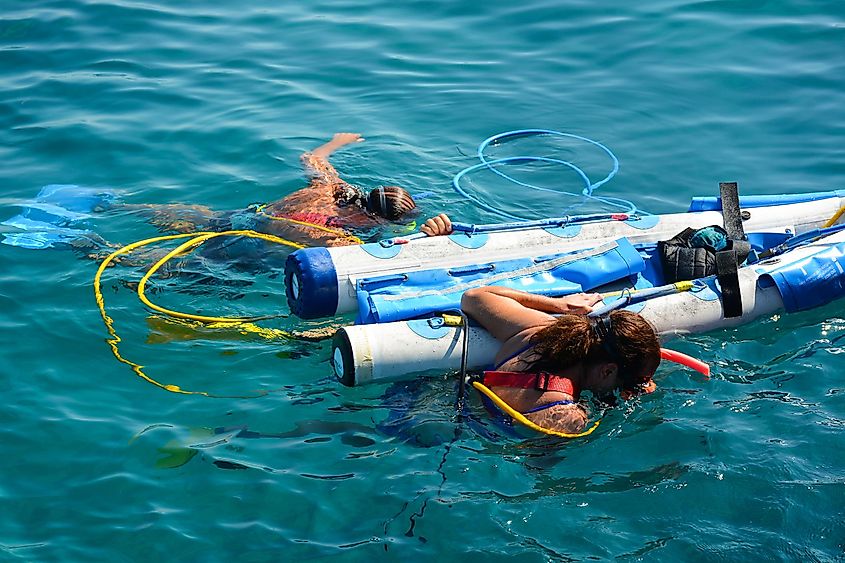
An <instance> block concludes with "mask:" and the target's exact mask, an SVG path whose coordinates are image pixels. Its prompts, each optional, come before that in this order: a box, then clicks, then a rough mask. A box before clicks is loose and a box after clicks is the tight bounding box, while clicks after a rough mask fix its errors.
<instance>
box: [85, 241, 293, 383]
mask: <svg viewBox="0 0 845 563" xmlns="http://www.w3.org/2000/svg"><path fill="white" fill-rule="evenodd" d="M246 233H249V234H246ZM232 234H238V235H244V236H253V235H258V236H257V237H256V238H262V239H265V240H270V241H272V242H278V243H279V244H286V245H289V246H294V247H296V248H302V245H298V244H296V243H292V242H290V241H286V240H284V239H281V238H279V237H274V236H272V235H264V234H261V233H253V232H252V231H227V232H224V233H207V232H202V233H184V234H177V235H164V236H160V237H154V238H149V239H145V240H140V241H137V242H133V243H132V244H128V245H126V246H124V247H121V248H119V249H117V250H115V251H114V252H112V253H111V254H109V255H108V256H107V257H106V258H105V259H104V260H103V261H102V262H101V263H100V266H99V267H98V268H97V273H96V274H94V299H95V300H96V302H97V308H98V309H99V311H100V317H101V318H102V319H103V323H104V324H105V325H106V330H107V331H108V333H109V335H110V336H111V338H109V339H107V340H106V342H107V343H108V345H109V347H110V348H111V351H112V354H113V355H114V357H115V358H117V360H118V361H119V362H121V363H124V364H126V365H128V366H129V367H130V368H132V371H134V372H135V374H136V375H138V377H140V378H141V379H143V380H144V381H146V382H148V383H152V384H153V385H155V386H156V387H159V388H161V389H164V390H165V391H170V392H171V393H180V394H183V395H202V396H205V397H214V398H226V399H254V398H258V397H263V396H265V395H267V394H268V393H270V391H269V390H258V391H256V392H255V393H254V394H252V395H214V394H211V393H208V392H206V391H190V390H186V389H182V388H181V387H179V386H178V385H171V384H164V383H161V382H159V381H156V380H155V379H153V378H152V377H150V376H148V375H147V374H146V373H144V370H143V367H144V366H142V365H140V364H137V363H135V362H132V361H130V360H127V359H126V358H124V357H123V356H122V355H121V353H120V350H119V348H118V344H119V343H120V342H121V339H120V336H118V334H117V331H115V329H114V320H113V319H112V318H111V317H110V316H109V315H108V313H106V305H105V299H104V298H103V291H102V276H103V272H104V271H105V270H106V268H108V266H109V264H111V263H112V261H114V259H115V258H117V257H119V256H122V255H125V254H129V253H130V252H132V251H133V250H137V249H138V248H142V247H144V246H147V245H150V244H153V243H157V242H164V241H169V240H177V239H183V238H190V239H191V240H189V241H188V242H187V243H184V244H182V245H180V247H179V248H177V249H176V251H175V252H170V253H168V255H167V256H166V257H165V259H162V260H159V262H158V263H157V264H156V266H157V268H160V267H161V266H162V265H163V264H164V263H165V262H167V260H169V259H171V258H172V257H173V256H175V255H177V254H179V252H181V250H180V249H182V248H183V247H184V248H191V247H194V246H197V245H198V244H201V243H202V242H204V241H205V240H208V239H209V238H212V237H213V236H223V235H232ZM196 239H202V240H200V241H199V242H196ZM157 268H156V269H157ZM152 273H155V270H152V271H148V272H147V274H146V275H145V277H146V278H147V279H148V278H149V276H150V275H152ZM144 281H146V280H144ZM139 293H140V295H142V296H143V292H142V291H141V284H139ZM142 301H145V302H146V303H147V306H149V307H152V308H153V309H155V310H158V311H161V312H164V313H165V314H167V315H171V316H174V317H176V318H180V319H189V320H199V319H196V318H195V317H200V315H188V314H185V313H178V312H175V311H169V310H167V309H163V308H162V307H158V306H156V305H154V304H152V303H150V302H149V300H147V299H146V298H145V297H142ZM207 318H216V317H207ZM221 318H223V319H224V321H223V322H225V324H226V326H232V325H233V324H234V323H238V322H241V321H238V320H236V319H231V318H224V317H221ZM215 322H217V321H215ZM242 328H244V330H246V331H247V332H258V333H259V334H262V335H263V336H265V337H266V336H267V335H268V332H267V331H272V335H273V336H274V337H282V338H293V337H294V335H293V334H291V333H289V332H286V331H282V330H275V329H262V328H261V327H255V325H250V324H248V323H246V324H244V325H243V327H242ZM256 329H257V330H256Z"/></svg>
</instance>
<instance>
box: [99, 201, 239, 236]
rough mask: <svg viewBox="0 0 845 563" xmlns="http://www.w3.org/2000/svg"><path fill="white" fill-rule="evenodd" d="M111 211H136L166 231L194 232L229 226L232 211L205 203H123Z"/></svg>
mask: <svg viewBox="0 0 845 563" xmlns="http://www.w3.org/2000/svg"><path fill="white" fill-rule="evenodd" d="M110 211H129V212H136V213H138V214H139V215H141V216H142V217H144V219H146V220H147V221H148V222H149V223H150V224H151V225H153V226H154V227H156V228H158V229H159V230H161V231H166V232H177V233H192V232H196V231H222V230H226V229H228V228H229V220H228V216H229V215H230V213H227V212H220V211H214V210H213V209H211V208H210V207H207V206H205V205H188V204H182V203H167V204H149V203H121V204H117V205H115V206H113V207H112V208H111V209H110Z"/></svg>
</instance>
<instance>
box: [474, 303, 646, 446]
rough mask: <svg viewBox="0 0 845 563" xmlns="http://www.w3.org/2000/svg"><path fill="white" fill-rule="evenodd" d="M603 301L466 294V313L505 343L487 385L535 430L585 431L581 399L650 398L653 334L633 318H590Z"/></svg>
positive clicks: (622, 315) (490, 406)
mask: <svg viewBox="0 0 845 563" xmlns="http://www.w3.org/2000/svg"><path fill="white" fill-rule="evenodd" d="M600 300H601V296H600V295H599V294H597V293H592V294H586V293H579V294H575V295H567V296H565V297H557V298H551V297H545V296H542V295H533V294H530V293H525V292H522V291H517V290H514V289H509V288H505V287H497V286H488V287H480V288H475V289H471V290H469V291H467V292H466V293H464V295H463V299H462V301H461V307H462V309H463V310H464V312H465V313H466V314H467V315H468V316H469V317H471V318H472V319H474V320H476V321H477V322H478V323H479V324H481V325H482V326H483V327H484V328H486V329H487V330H488V331H490V334H492V335H493V336H494V337H495V338H496V339H497V340H499V342H501V343H502V344H501V347H500V348H499V351H498V353H497V354H496V359H495V364H494V367H493V370H494V371H487V372H484V379H483V382H484V383H485V385H487V386H488V387H489V388H490V389H491V390H492V391H493V392H494V393H496V394H497V395H498V396H499V397H500V398H501V399H503V400H504V401H505V403H507V404H508V405H510V406H511V407H512V408H513V409H514V410H516V411H518V412H520V413H522V414H523V415H524V416H525V417H526V418H528V420H530V421H531V422H533V423H534V424H537V425H538V426H540V427H542V428H545V429H548V430H554V431H558V432H566V433H577V432H581V431H583V430H584V428H585V426H586V424H587V420H588V413H587V410H586V409H585V408H584V407H583V406H582V405H581V404H579V399H580V393H581V391H585V390H586V391H590V392H592V393H593V395H595V396H597V397H599V398H602V397H608V396H610V395H612V394H613V393H614V392H616V391H619V392H620V393H621V394H623V396H627V395H633V394H637V393H642V392H650V391H651V390H653V388H654V383H653V381H652V377H653V376H654V372H655V371H656V370H657V366H658V365H659V364H660V342H659V341H658V339H657V335H656V334H655V331H654V328H653V327H652V326H651V325H650V324H649V323H648V321H646V320H645V319H644V318H643V317H641V316H640V315H638V314H636V313H632V312H630V311H613V312H611V313H610V314H609V315H603V316H601V317H597V318H591V317H587V316H586V315H587V313H589V312H590V311H591V310H592V308H593V305H595V304H596V303H598V302H599V301H600ZM553 315H560V316H559V317H556V316H553ZM484 399H486V397H484ZM485 404H486V406H487V407H488V409H490V410H493V411H494V412H495V411H497V410H498V409H496V408H495V406H494V405H493V404H492V402H491V403H489V404H488V403H487V402H485ZM497 414H499V413H497Z"/></svg>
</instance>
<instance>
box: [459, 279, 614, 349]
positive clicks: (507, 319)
mask: <svg viewBox="0 0 845 563" xmlns="http://www.w3.org/2000/svg"><path fill="white" fill-rule="evenodd" d="M599 301H601V295H599V294H598V293H589V294H587V293H576V294H574V295H566V296H564V297H546V296H543V295H534V294H531V293H526V292H524V291H518V290H516V289H509V288H507V287H499V286H487V287H477V288H474V289H470V290H469V291H467V292H466V293H464V295H463V297H462V299H461V308H462V309H463V310H464V312H465V313H466V314H467V315H469V316H470V317H472V318H473V319H475V320H476V321H478V322H479V323H480V324H481V326H483V327H484V328H486V329H487V330H488V331H489V332H490V334H492V335H493V336H494V337H495V338H496V339H497V340H499V341H501V342H506V341H507V340H509V339H510V338H512V337H513V336H516V335H517V334H519V333H520V332H522V331H524V330H525V329H528V328H532V327H536V326H540V325H545V324H548V323H549V322H550V321H552V320H553V319H554V317H552V314H561V313H574V314H587V313H589V312H590V311H591V310H592V308H593V307H592V306H593V305H595V304H596V303H598V302H599Z"/></svg>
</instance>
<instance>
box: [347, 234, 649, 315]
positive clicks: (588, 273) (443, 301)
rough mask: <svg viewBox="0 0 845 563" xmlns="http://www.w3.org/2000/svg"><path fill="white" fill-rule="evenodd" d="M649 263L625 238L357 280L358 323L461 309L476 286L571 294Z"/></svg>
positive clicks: (632, 271) (606, 281) (632, 273)
mask: <svg viewBox="0 0 845 563" xmlns="http://www.w3.org/2000/svg"><path fill="white" fill-rule="evenodd" d="M644 268H645V263H644V261H643V259H642V257H641V256H640V254H639V252H637V250H636V249H635V248H634V246H633V245H632V244H631V243H630V242H629V241H628V240H627V239H625V238H622V239H619V240H616V241H613V242H610V243H608V244H605V245H602V246H599V247H597V248H595V249H590V250H586V251H584V250H582V251H578V252H569V253H561V254H555V255H550V256H542V257H538V258H533V259H532V258H520V259H513V260H503V261H501V262H491V263H487V264H479V265H476V266H468V267H461V268H453V269H432V270H424V271H418V272H410V273H407V274H403V275H401V276H384V277H381V278H368V279H365V280H360V281H359V282H358V291H357V298H358V318H357V319H356V322H357V323H358V324H372V323H384V322H392V321H399V320H407V319H413V318H416V317H420V316H423V315H426V314H430V313H433V312H437V311H448V310H454V309H459V308H460V304H461V296H462V295H463V294H464V292H465V291H467V290H468V289H471V288H474V287H482V286H487V285H498V286H504V287H510V288H514V289H520V290H523V291H529V292H531V293H536V294H541V295H567V294H571V293H577V292H580V291H587V290H590V289H593V288H595V287H598V286H600V285H603V284H606V283H610V282H612V281H615V280H619V279H622V278H624V277H627V276H631V275H635V274H639V273H640V272H642V271H643V269H644Z"/></svg>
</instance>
